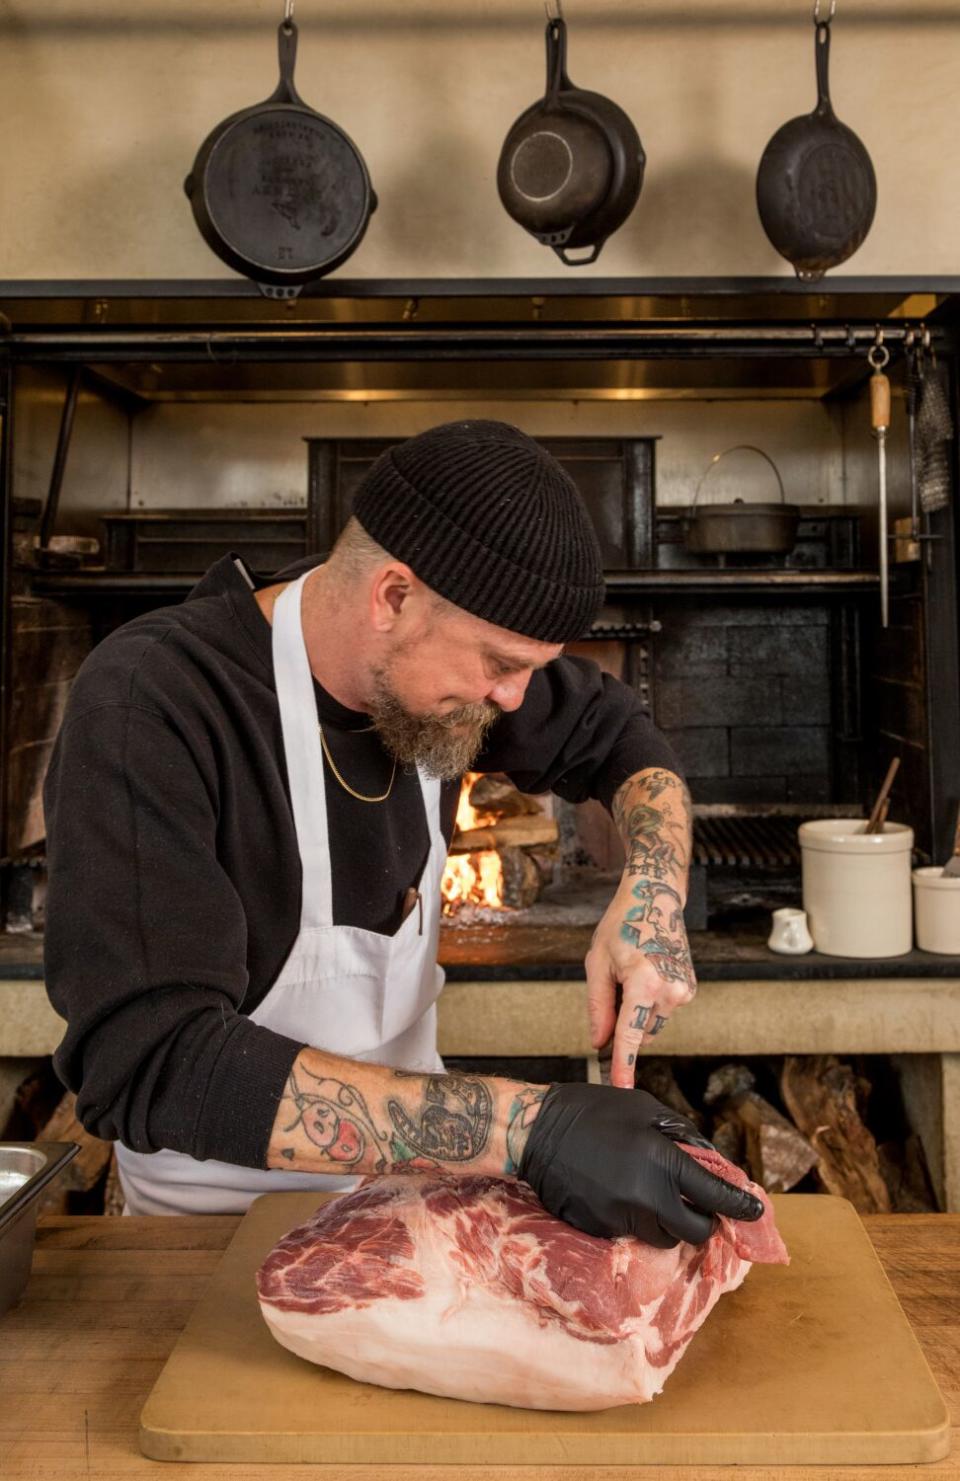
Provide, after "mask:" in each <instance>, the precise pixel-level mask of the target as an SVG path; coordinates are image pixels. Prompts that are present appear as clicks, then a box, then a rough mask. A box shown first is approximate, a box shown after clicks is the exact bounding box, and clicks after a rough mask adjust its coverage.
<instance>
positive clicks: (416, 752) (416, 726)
mask: <svg viewBox="0 0 960 1481" xmlns="http://www.w3.org/2000/svg"><path fill="white" fill-rule="evenodd" d="M373 682H374V694H373V699H372V700H371V702H370V703H369V705H368V707H367V708H368V711H369V714H370V718H371V720H372V721H373V723H374V725H375V726H376V729H377V733H378V734H379V736H380V739H381V740H382V742H383V744H384V746H385V747H386V749H387V750H388V751H389V752H390V755H391V756H395V757H396V758H397V761H398V762H399V763H400V765H401V766H422V767H423V769H424V771H426V772H427V774H428V775H429V776H433V777H439V778H440V780H441V781H443V782H450V781H455V780H456V778H457V777H460V776H462V775H463V773H464V772H465V771H469V770H470V768H471V766H472V765H473V762H474V761H475V760H476V758H477V756H478V754H479V752H480V747H481V746H482V745H483V738H484V736H485V735H486V733H487V731H488V730H489V729H490V726H491V725H492V724H493V722H494V720H497V719H499V717H500V715H501V714H502V711H501V709H500V706H499V705H496V704H494V703H493V702H492V701H491V700H481V701H480V702H479V703H477V704H467V705H461V706H460V708H459V709H458V710H451V712H450V714H449V715H414V714H412V713H411V711H410V710H408V709H407V708H406V707H405V706H404V705H403V704H401V702H400V700H399V699H398V698H397V696H396V695H395V694H394V692H393V690H392V689H391V687H390V681H389V678H388V677H387V673H386V670H384V669H375V670H374V673H373ZM460 726H465V727H466V728H465V729H463V730H461V729H459V728H458V727H460Z"/></svg>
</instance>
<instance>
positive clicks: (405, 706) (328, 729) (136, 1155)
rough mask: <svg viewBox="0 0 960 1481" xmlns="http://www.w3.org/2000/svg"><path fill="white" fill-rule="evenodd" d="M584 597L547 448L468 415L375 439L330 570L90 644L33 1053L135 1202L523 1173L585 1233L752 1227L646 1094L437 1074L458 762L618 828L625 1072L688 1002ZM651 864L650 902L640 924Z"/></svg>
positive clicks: (632, 733)
mask: <svg viewBox="0 0 960 1481" xmlns="http://www.w3.org/2000/svg"><path fill="white" fill-rule="evenodd" d="M602 596H603V582H602V574H601V564H600V557H599V550H598V547H597V543H596V539H595V537H594V535H593V531H592V529H591V527H590V524H589V520H588V518H587V516H586V512H585V510H584V508H583V505H582V503H581V501H580V498H579V495H578V494H577V491H576V489H575V487H574V485H573V484H572V482H571V481H570V480H569V479H568V478H567V476H566V475H565V474H564V473H563V471H562V470H561V469H560V467H559V466H558V464H557V463H556V462H555V461H554V460H553V459H552V458H550V457H549V456H548V455H547V454H546V453H545V452H544V451H543V450H542V449H541V448H540V447H539V446H538V445H537V444H536V443H535V442H533V441H532V440H531V439H530V438H528V437H526V436H524V434H522V433H520V432H518V431H517V430H516V429H514V428H511V427H507V426H504V425H503V424H500V423H496V422H460V423H452V424H449V425H447V426H441V427H437V428H434V429H433V430H432V431H430V432H426V433H424V434H422V435H421V436H419V437H415V438H412V439H410V440H409V441H408V442H406V443H404V444H402V445H401V446H400V447H398V448H395V449H392V450H390V451H388V452H386V453H385V454H383V456H382V457H381V458H380V459H378V461H377V462H376V463H375V464H374V466H373V468H372V469H371V471H370V473H369V474H368V475H367V477H366V479H365V480H364V483H363V485H362V487H361V488H360V490H359V492H358V494H357V497H356V501H355V505H354V517H353V518H352V519H351V520H350V522H349V524H348V526H347V528H346V530H345V532H344V534H343V536H342V537H341V539H340V540H339V541H338V542H337V545H336V547H335V549H334V550H333V552H332V553H331V555H330V557H329V559H328V560H327V561H326V562H325V563H319V562H318V561H317V560H316V559H311V560H308V561H303V562H300V563H299V564H298V565H297V567H295V568H294V569H293V570H292V571H290V572H284V573H281V575H280V578H279V579H275V580H274V581H272V582H270V583H268V584H265V585H261V586H259V588H258V586H257V583H256V582H255V580H254V579H253V577H251V575H250V573H249V572H247V571H246V569H245V567H244V566H243V564H242V562H240V561H239V560H238V559H236V558H233V557H230V556H226V557H224V558H223V559H222V560H221V561H218V562H217V564H216V565H215V566H214V567H213V568H212V569H211V570H210V571H209V572H208V573H207V575H206V576H205V577H204V578H203V579H202V580H201V581H200V582H199V584H198V585H197V586H196V587H195V588H194V590H193V592H192V593H191V595H190V597H189V598H188V599H187V601H186V602H185V603H183V604H182V605H180V606H177V607H170V608H165V609H162V610H160V611H156V612H152V613H149V614H147V615H146V616H143V617H140V618H137V619H136V620H135V621H133V622H131V623H129V624H127V626H125V627H123V628H121V629H119V630H118V631H117V632H115V633H113V634H111V636H110V637H108V638H107V639H106V640H105V642H103V643H102V644H101V645H100V646H99V647H98V648H97V649H96V650H95V651H94V653H93V654H91V656H90V657H89V658H88V659H87V661H86V663H85V664H84V665H83V667H82V669H81V671H80V673H79V674H78V676H77V678H76V680H75V683H74V686H73V690H72V693H71V696H70V702H69V705H68V708H67V713H66V716H65V719H64V723H63V726H62V729H61V732H60V735H59V737H58V741H57V745H56V748H55V751H54V755H53V758H52V761H51V766H50V771H49V775H48V778H47V783H46V788H45V793H44V801H45V807H46V818H47V830H48V843H49V864H50V875H49V893H48V928H47V946H46V977H47V983H48V988H49V992H50V996H51V999H52V1001H53V1003H54V1004H55V1006H56V1007H57V1008H58V1009H59V1010H60V1012H61V1013H62V1014H63V1015H64V1017H65V1018H66V1019H67V1023H68V1028H67V1033H66V1036H65V1038H64V1041H63V1043H62V1045H61V1046H60V1049H59V1050H58V1053H57V1057H56V1064H57V1068H58V1071H59V1073H60V1074H61V1075H62V1077H63V1078H64V1080H65V1082H66V1083H67V1084H68V1085H70V1086H71V1087H73V1088H74V1089H75V1090H76V1091H77V1096H78V1100H77V1110H78V1115H79V1116H80V1118H81V1120H82V1121H83V1123H84V1125H86V1126H87V1127H88V1128H89V1129H90V1130H91V1131H93V1132H94V1133H96V1134H97V1135H99V1136H104V1137H111V1138H115V1139H116V1140H117V1142H118V1161H119V1167H120V1175H121V1180H122V1183H123V1187H124V1192H125V1195H126V1200H127V1206H128V1208H129V1209H130V1210H131V1211H132V1212H138V1213H139V1212H146V1213H149V1212H181V1211H210V1212H217V1211H221V1212H226V1211H235V1210H239V1209H243V1208H245V1207H246V1206H247V1204H248V1203H249V1202H250V1200H251V1199H252V1198H253V1197H254V1196H256V1194H258V1193H260V1192H263V1191H266V1190H272V1189H277V1188H303V1187H311V1188H312V1187H322V1188H323V1189H324V1190H328V1189H335V1188H342V1187H350V1186H353V1185H354V1183H355V1181H356V1175H358V1174H369V1173H376V1172H382V1171H384V1170H387V1169H395V1168H397V1167H404V1166H406V1167H423V1166H425V1165H426V1166H430V1167H440V1168H443V1169H446V1170H449V1171H452V1172H457V1171H460V1172H467V1171H469V1172H493V1173H497V1174H501V1175H502V1174H506V1175H520V1176H522V1177H524V1178H525V1179H527V1181H529V1182H530V1183H531V1185H532V1186H533V1187H534V1188H535V1190H536V1191H537V1193H538V1194H539V1196H540V1197H541V1198H542V1200H543V1201H544V1203H545V1204H546V1205H547V1207H549V1208H551V1209H552V1210H553V1211H554V1212H556V1213H558V1214H559V1215H560V1216H561V1217H564V1218H567V1219H568V1220H569V1221H570V1222H572V1223H576V1224H578V1226H579V1227H581V1228H587V1229H590V1230H591V1231H592V1232H595V1233H601V1234H615V1233H619V1232H624V1231H626V1230H633V1231H634V1232H637V1233H642V1234H643V1235H644V1237H647V1238H650V1239H651V1240H653V1241H654V1242H656V1243H665V1244H671V1243H675V1242H676V1240H677V1239H679V1238H689V1239H696V1240H703V1239H705V1238H706V1237H707V1235H708V1234H709V1232H710V1229H711V1227H712V1218H711V1216H712V1214H713V1213H715V1212H722V1213H726V1214H729V1215H731V1216H733V1217H757V1216H758V1215H759V1212H760V1205H759V1203H758V1202H757V1201H756V1200H754V1199H751V1198H749V1195H743V1194H741V1193H739V1192H737V1191H736V1190H734V1189H732V1188H730V1187H729V1185H727V1184H725V1183H723V1182H721V1181H720V1180H718V1179H716V1178H712V1177H710V1175H709V1174H707V1173H706V1172H704V1171H703V1170H702V1169H701V1168H700V1167H699V1165H698V1164H696V1163H695V1162H694V1160H693V1159H692V1158H690V1157H689V1156H687V1155H686V1154H685V1153H684V1152H682V1151H681V1150H680V1149H679V1148H678V1146H677V1145H676V1143H677V1142H678V1141H679V1140H687V1141H695V1140H697V1139H698V1138H697V1134H696V1131H695V1129H694V1128H693V1127H692V1126H691V1125H690V1124H689V1123H688V1122H686V1121H684V1120H683V1118H679V1117H677V1116H675V1115H673V1113H671V1112H670V1111H669V1110H668V1109H667V1108H666V1107H664V1106H662V1105H660V1103H659V1102H657V1101H655V1100H654V1099H653V1098H652V1097H650V1096H647V1095H645V1094H643V1093H642V1092H639V1091H638V1092H633V1093H632V1094H630V1095H622V1094H621V1092H620V1089H619V1088H617V1089H615V1088H613V1087H612V1086H607V1087H600V1086H590V1085H573V1086H553V1087H550V1086H543V1085H528V1084H526V1083H524V1082H519V1081H509V1080H502V1079H495V1078H485V1077H482V1076H476V1075H463V1074H455V1075H445V1074H444V1073H443V1064H442V1061H441V1060H440V1058H439V1056H438V1054H437V1048H436V1007H435V1003H436V998H437V996H438V993H439V991H440V988H441V985H442V974H441V973H440V972H439V969H438V968H437V966H436V945H437V932H438V926H439V912H440V894H439V884H440V877H441V874H442V872H443V867H444V861H445V858H446V853H447V844H448V838H449V834H450V832H451V831H452V826H453V813H454V810H455V806H456V794H457V790H458V779H459V777H460V775H461V773H462V772H463V771H465V770H466V769H467V768H468V767H470V766H471V765H476V766H477V767H478V768H479V769H486V770H490V771H504V772H506V773H507V774H508V775H510V776H511V777H512V778H513V780H514V781H515V782H517V784H518V785H520V786H521V787H523V788H525V789H526V790H529V791H538V790H539V791H545V790H547V789H549V788H553V789H554V790H555V791H557V792H558V793H559V794H560V795H562V796H565V797H568V798H570V799H572V800H579V799H581V798H585V797H588V796H596V797H600V798H601V799H602V800H603V801H604V802H605V803H607V805H608V806H611V807H612V809H613V812H614V815H615V816H616V818H617V820H618V822H619V825H620V829H621V832H622V834H623V837H624V844H625V847H626V851H627V864H626V868H625V871H624V876H623V883H622V885H621V887H620V888H619V889H618V890H617V892H616V895H615V898H614V900H613V901H612V903H611V906H610V908H609V910H608V911H607V913H606V915H605V916H604V919H603V921H602V922H601V924H600V926H599V927H598V929H597V932H596V935H595V937H594V941H593V944H592V946H591V950H590V953H589V956H588V959H587V973H588V1001H589V1008H590V1014H591V1019H592V1026H593V1037H594V1043H595V1044H597V1045H600V1044H602V1043H604V1042H606V1041H607V1040H608V1039H609V1037H610V1035H611V1033H613V1034H614V1060H613V1080H614V1084H615V1085H616V1086H617V1087H626V1086H631V1085H632V1081H633V1065H634V1061H635V1057H636V1055H637V1053H638V1052H639V1051H640V1049H641V1047H642V1045H643V1044H645V1043H647V1042H649V1041H650V1040H651V1039H652V1037H653V1036H655V1035H656V1034H657V1033H658V1032H659V1031H660V1030H661V1029H662V1028H663V1026H664V1025H665V1024H666V1022H667V1021H668V1019H669V1018H670V1015H671V1014H672V1012H673V1011H674V1009H675V1008H676V1007H677V1006H678V1005H679V1004H681V1003H684V1002H687V1001H689V1000H690V999H691V998H692V996H693V993H694V990H695V989H694V977H693V971H692V968H691V965H690V958H689V953H688V951H687V947H686V941H685V938H684V935H683V922H682V914H681V907H682V901H683V897H684V890H685V877H686V869H687V862H688V853H689V816H688V811H689V810H688V805H687V799H686V793H685V788H684V786H683V783H682V781H681V779H680V777H679V775H678V773H677V768H676V763H675V761H674V759H673V756H672V753H671V751H670V749H669V747H668V746H667V745H666V742H665V741H664V740H663V738H662V737H661V736H659V735H658V733H657V732H656V731H655V730H654V729H653V727H652V726H651V725H650V723H649V721H648V720H647V719H646V718H645V716H644V715H643V714H642V712H641V711H640V709H639V706H638V705H637V702H636V700H635V698H634V696H633V694H632V692H631V691H630V690H629V689H628V688H626V686H624V685H622V684H619V683H617V682H616V681H615V680H613V679H611V678H610V677H609V676H606V675H603V674H602V673H601V672H600V670H599V669H598V668H597V667H596V666H595V665H593V664H590V663H587V662H584V661H582V660H576V659H571V658H564V657H562V656H561V655H562V652H563V645H564V643H565V642H568V641H570V640H572V639H574V638H576V637H578V636H579V635H580V634H582V633H583V632H584V631H585V630H586V629H587V628H588V627H589V625H590V622H591V620H592V618H593V617H594V615H595V613H596V611H597V609H598V607H599V605H600V603H601V601H602ZM654 885H655V887H656V898H657V899H660V900H662V899H664V898H666V899H667V900H668V901H669V902H672V904H673V905H674V906H675V907H676V908H671V906H670V905H669V904H668V907H667V914H666V915H664V914H663V913H662V911H661V912H660V913H658V915H657V918H656V920H654V919H653V918H652V917H651V916H650V913H649V904H648V893H647V892H649V891H650V890H651V888H653V886H654ZM638 912H639V914H638ZM644 912H646V914H647V917H648V919H647V920H646V921H642V920H641V917H642V916H643V914H644ZM651 940H654V941H656V943H657V947H656V951H655V952H654V953H652V954H651V953H650V952H649V951H648V950H647V949H646V948H647V946H648V945H649V942H650V941H651ZM618 986H619V988H620V989H621V992H622V1006H621V1008H620V1010H619V1014H617V1012H616V1007H615V1003H616V993H617V989H618ZM614 1031H615V1032H614ZM317 1174H323V1175H324V1176H323V1177H322V1178H318V1177H317Z"/></svg>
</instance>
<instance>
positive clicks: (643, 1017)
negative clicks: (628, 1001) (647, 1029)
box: [630, 1003, 653, 1029]
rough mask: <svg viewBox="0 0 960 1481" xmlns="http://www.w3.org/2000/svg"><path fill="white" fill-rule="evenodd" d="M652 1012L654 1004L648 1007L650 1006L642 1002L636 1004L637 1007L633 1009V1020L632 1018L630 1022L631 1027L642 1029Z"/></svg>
mask: <svg viewBox="0 0 960 1481" xmlns="http://www.w3.org/2000/svg"><path fill="white" fill-rule="evenodd" d="M652 1012H653V1006H652V1005H651V1006H650V1007H648V1008H645V1007H644V1006H643V1004H642V1003H638V1004H637V1006H636V1008H635V1009H634V1010H633V1020H632V1022H631V1024H630V1027H631V1028H636V1029H642V1028H643V1026H644V1024H645V1023H646V1021H647V1018H648V1017H649V1015H650V1014H651V1013H652Z"/></svg>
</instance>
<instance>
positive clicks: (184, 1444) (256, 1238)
mask: <svg viewBox="0 0 960 1481" xmlns="http://www.w3.org/2000/svg"><path fill="white" fill-rule="evenodd" d="M322 1201H323V1200H322V1199H321V1198H318V1197H317V1196H316V1195H315V1194H312V1193H271V1194H267V1195H266V1196H265V1197H263V1198H260V1199H258V1200H257V1202H256V1203H254V1204H253V1206H252V1207H251V1209H250V1210H249V1212H248V1213H247V1215H246V1217H245V1218H244V1219H243V1221H242V1223H241V1225H240V1227H239V1229H238V1230H237V1232H236V1234H235V1236H234V1238H233V1240H232V1242H231V1244H230V1245H229V1247H228V1249H227V1250H226V1251H225V1253H224V1256H223V1261H222V1263H221V1264H220V1266H219V1267H218V1269H217V1272H216V1274H215V1275H214V1276H213V1278H212V1280H211V1283H210V1286H209V1288H208V1290H207V1293H206V1295H205V1296H204V1297H203V1298H202V1300H201V1301H200V1302H199V1303H198V1305H197V1308H196V1310H195V1311H194V1312H193V1314H192V1316H191V1318H190V1320H189V1322H188V1323H187V1326H186V1328H185V1329H184V1331H183V1333H182V1335H181V1337H180V1339H179V1341H178V1343H177V1346H176V1347H175V1348H174V1350H173V1352H172V1353H171V1355H170V1358H169V1359H168V1361H167V1364H166V1366H165V1368H164V1369H163V1372H162V1373H161V1374H160V1377H159V1379H158V1380H157V1383H156V1385H155V1387H154V1389H153V1392H152V1393H151V1395H150V1397H149V1399H148V1400H147V1403H146V1405H145V1406H144V1410H143V1413H142V1415H141V1420H140V1443H141V1447H142V1449H143V1451H144V1454H146V1455H148V1456H150V1457H152V1458H153V1459H155V1460H186V1461H221V1462H223V1461H228V1462H229V1461H236V1462H242V1461H259V1462H263V1461H278V1462H279V1461H287V1462H289V1461H314V1462H320V1461H327V1462H341V1463H343V1462H366V1463H368V1464H370V1463H372V1464H383V1465H389V1464H390V1463H391V1462H393V1463H401V1462H402V1463H406V1464H411V1463H417V1462H423V1463H433V1464H434V1465H437V1464H448V1465H449V1464H457V1463H460V1462H469V1463H471V1464H473V1465H476V1463H477V1461H478V1460H482V1461H484V1462H487V1463H489V1464H491V1465H526V1464H540V1465H546V1464H553V1465H570V1466H577V1465H597V1464H599V1463H602V1464H604V1465H608V1466H616V1465H624V1466H627V1465H630V1466H636V1465H643V1464H661V1465H667V1464H674V1465H677V1464H690V1465H702V1464H714V1465H716V1464H722V1463H739V1464H742V1465H749V1464H754V1465H760V1464H766V1465H775V1464H791V1463H795V1464H808V1465H817V1464H821V1465H841V1464H847V1463H850V1464H856V1463H859V1464H861V1465H869V1464H878V1463H884V1462H886V1463H899V1464H904V1463H910V1462H914V1461H933V1460H938V1459H940V1458H941V1457H943V1456H945V1455H946V1454H947V1453H948V1451H949V1448H950V1430H949V1417H948V1414H947V1410H946V1406H945V1404H944V1402H943V1399H942V1398H941V1396H940V1393H939V1391H938V1389H937V1386H936V1383H935V1382H934V1379H933V1375H932V1374H931V1372H930V1369H929V1368H928V1366H927V1363H926V1359H925V1358H924V1356H923V1353H922V1352H921V1350H920V1347H919V1345H918V1343H917V1340H916V1338H915V1337H914V1335H913V1332H912V1331H911V1329H910V1327H909V1325H908V1323H907V1320H906V1317H905V1316H904V1314H903V1310H902V1308H901V1307H900V1304H899V1302H898V1301H897V1298H896V1295H895V1294H894V1291H893V1288H892V1287H891V1285H890V1283H889V1281H888V1280H887V1277H886V1275H885V1274H884V1272H883V1270H882V1268H881V1265H880V1262H879V1260H878V1259H877V1256H876V1254H875V1253H874V1250H873V1246H872V1245H871V1243H870V1240H869V1238H868V1237H867V1234H866V1232H865V1230H864V1228H863V1225H862V1224H861V1222H860V1219H859V1218H858V1216H857V1213H856V1211H855V1209H854V1208H853V1206H852V1205H851V1204H850V1203H848V1202H847V1201H846V1200H845V1199H840V1198H832V1197H829V1196H827V1195H818V1194H787V1195H781V1196H779V1197H776V1198H774V1200H773V1202H774V1205H775V1208H776V1215H777V1223H778V1226H779V1228H780V1231H781V1233H782V1234H783V1237H784V1239H785V1241H786V1243H787V1247H788V1248H789V1250H790V1254H791V1257H792V1263H791V1264H790V1265H789V1266H786V1267H785V1266H780V1265H755V1266H754V1267H753V1269H752V1270H751V1271H750V1273H749V1275H748V1276H747V1279H746V1281H745V1283H744V1285H743V1286H742V1287H741V1288H740V1290H738V1291H735V1292H733V1293H732V1294H730V1295H727V1296H721V1298H720V1300H719V1302H718V1304H717V1306H716V1307H715V1308H714V1310H713V1311H712V1312H711V1314H710V1315H709V1316H708V1318H707V1320H706V1322H705V1324H704V1326H703V1327H702V1328H701V1329H700V1331H699V1332H698V1333H697V1334H696V1336H695V1337H694V1338H693V1341H692V1342H691V1344H690V1346H689V1348H688V1349H687V1352H686V1354H685V1355H684V1357H683V1358H682V1359H681V1362H680V1365H679V1367H678V1368H677V1370H676V1372H675V1373H674V1374H673V1375H672V1376H671V1377H670V1378H669V1379H668V1380H667V1383H666V1386H665V1388H664V1391H663V1393H662V1394H660V1395H659V1397H658V1398H656V1399H654V1400H653V1402H652V1403H650V1404H642V1405H637V1406H633V1405H628V1406H626V1407H622V1408H616V1409H606V1410H603V1411H601V1412H598V1413H593V1414H569V1413H561V1412H557V1411H549V1412H548V1411H541V1410H532V1409H510V1408H506V1407H502V1406H500V1405H490V1404H468V1403H464V1402H463V1401H461V1400H457V1399H439V1398H435V1397H433V1396H432V1395H429V1394H419V1393H415V1392H413V1391H411V1390H393V1389H384V1388H377V1387H375V1386H373V1385H370V1384H364V1383H357V1382H355V1381H354V1380H353V1379H351V1378H346V1377H344V1376H343V1375H342V1374H340V1373H335V1372H333V1371H332V1370H330V1369H327V1368H321V1367H318V1366H316V1365H315V1364H312V1363H308V1362H305V1361H304V1360H303V1359H301V1358H297V1357H294V1356H293V1354H292V1353H289V1352H287V1351H286V1349H285V1348H282V1347H280V1346H279V1344H278V1343H277V1342H275V1341H274V1339H273V1338H272V1337H271V1336H270V1333H269V1331H268V1330H267V1327H266V1324H265V1323H264V1321H263V1319H262V1318H261V1316H260V1311H259V1307H258V1304H257V1299H256V1292H255V1288H254V1272H255V1271H256V1269H257V1266H258V1265H259V1264H260V1262H261V1260H262V1259H263V1257H264V1256H265V1255H266V1253H267V1251H268V1250H269V1249H270V1248H271V1246H272V1245H273V1244H274V1243H275V1242H276V1240H277V1239H279V1238H280V1236H281V1235H282V1234H284V1233H285V1232H286V1231H287V1230H288V1229H290V1228H292V1227H293V1226H294V1225H295V1224H299V1223H301V1222H302V1221H303V1220H304V1219H305V1218H307V1217H308V1215H309V1214H310V1213H311V1212H312V1211H313V1209H314V1208H316V1207H317V1206H318V1205H319V1203H321V1202H322ZM586 1356H587V1357H588V1356H589V1354H588V1353H587V1354H586Z"/></svg>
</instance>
